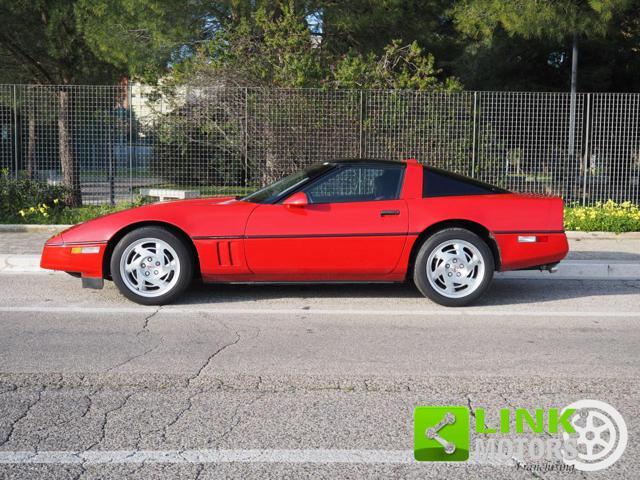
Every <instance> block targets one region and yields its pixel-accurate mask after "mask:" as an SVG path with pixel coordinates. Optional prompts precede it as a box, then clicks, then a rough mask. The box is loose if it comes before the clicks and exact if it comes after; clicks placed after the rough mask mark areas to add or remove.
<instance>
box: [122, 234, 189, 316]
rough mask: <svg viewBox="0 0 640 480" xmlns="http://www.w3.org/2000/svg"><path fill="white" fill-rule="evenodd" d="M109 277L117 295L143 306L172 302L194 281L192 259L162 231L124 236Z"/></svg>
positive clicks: (181, 243)
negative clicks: (117, 290)
mask: <svg viewBox="0 0 640 480" xmlns="http://www.w3.org/2000/svg"><path fill="white" fill-rule="evenodd" d="M111 276H112V277H113V282H114V283H115V284H116V286H117V287H118V289H119V290H120V292H121V293H122V294H123V295H124V296H125V297H127V298H128V299H130V300H133V301H134V302H137V303H141V304H144V305H162V304H165V303H170V302H171V301H173V300H175V299H176V298H177V297H178V296H179V295H180V294H181V293H182V292H184V290H185V289H186V288H187V287H188V286H189V284H190V283H191V280H192V278H193V259H192V258H191V254H190V253H189V250H188V249H187V247H186V246H185V244H184V242H183V241H182V240H181V239H180V238H178V237H177V236H176V235H174V234H173V233H172V232H171V231H169V230H167V229H165V228H162V227H142V228H138V229H136V230H133V231H131V232H129V233H128V234H126V235H125V236H124V237H122V239H121V240H120V241H119V242H118V244H117V245H116V247H115V248H114V250H113V254H112V256H111Z"/></svg>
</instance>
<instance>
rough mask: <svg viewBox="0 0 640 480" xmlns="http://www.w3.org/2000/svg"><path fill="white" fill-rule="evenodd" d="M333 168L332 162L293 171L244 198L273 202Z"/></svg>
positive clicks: (258, 201)
mask: <svg viewBox="0 0 640 480" xmlns="http://www.w3.org/2000/svg"><path fill="white" fill-rule="evenodd" d="M331 168H333V166H332V165H331V164H328V163H323V164H322V165H313V166H311V167H307V168H305V169H304V170H300V171H299V172H296V173H293V174H291V175H289V176H288V177H285V178H283V179H281V180H278V181H277V182H274V183H272V184H271V185H267V186H266V187H264V188H261V189H260V190H258V191H257V192H253V193H252V194H251V195H247V196H246V197H244V198H243V199H242V200H243V201H245V202H253V203H271V202H274V201H275V200H277V199H278V198H280V197H281V196H283V195H286V194H287V193H288V192H291V191H293V190H295V189H296V188H297V187H298V186H300V185H302V184H303V183H306V182H307V181H308V180H309V179H311V178H315V177H317V176H319V175H321V174H323V173H325V172H326V171H328V170H330V169H331Z"/></svg>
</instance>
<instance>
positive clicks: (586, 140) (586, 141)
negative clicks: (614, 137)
mask: <svg viewBox="0 0 640 480" xmlns="http://www.w3.org/2000/svg"><path fill="white" fill-rule="evenodd" d="M590 135H591V94H590V93H587V119H586V123H585V136H584V168H583V170H582V205H583V206H584V205H586V204H587V175H588V172H589V158H590V157H591V152H590V148H591V142H590V140H591V139H590V138H589V136H590Z"/></svg>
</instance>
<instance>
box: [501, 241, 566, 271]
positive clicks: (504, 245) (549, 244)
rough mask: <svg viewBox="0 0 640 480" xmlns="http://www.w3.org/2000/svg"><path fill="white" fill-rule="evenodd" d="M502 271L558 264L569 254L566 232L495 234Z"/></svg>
mask: <svg viewBox="0 0 640 480" xmlns="http://www.w3.org/2000/svg"><path fill="white" fill-rule="evenodd" d="M494 237H495V239H496V243H497V244H498V249H499V250H500V270H501V271H508V270H520V269H525V268H531V267H539V266H541V265H550V264H554V263H558V262H559V261H560V260H562V259H563V258H564V257H566V256H567V253H568V252H569V242H568V241H567V236H566V235H565V234H564V232H509V233H494Z"/></svg>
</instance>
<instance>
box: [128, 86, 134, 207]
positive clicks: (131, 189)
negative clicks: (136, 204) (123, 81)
mask: <svg viewBox="0 0 640 480" xmlns="http://www.w3.org/2000/svg"><path fill="white" fill-rule="evenodd" d="M132 89H133V85H131V82H127V106H128V107H129V132H128V137H129V141H128V144H129V148H128V149H127V150H128V151H127V153H128V154H129V198H130V200H131V202H133V113H132V112H133V104H132V98H133V95H132V93H131V90H132Z"/></svg>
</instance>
